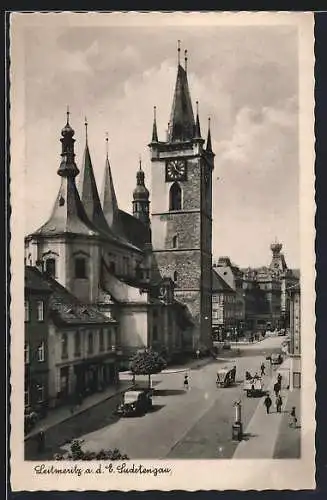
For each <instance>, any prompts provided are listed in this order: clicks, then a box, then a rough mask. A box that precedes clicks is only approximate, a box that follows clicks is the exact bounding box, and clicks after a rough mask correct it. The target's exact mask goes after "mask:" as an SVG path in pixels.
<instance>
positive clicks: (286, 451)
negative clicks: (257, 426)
mask: <svg viewBox="0 0 327 500" xmlns="http://www.w3.org/2000/svg"><path fill="white" fill-rule="evenodd" d="M300 396H301V392H300V389H293V391H291V392H290V393H289V397H288V401H287V404H286V407H285V410H286V411H287V413H284V415H283V417H282V423H281V425H280V431H279V435H278V438H277V442H276V445H275V450H274V458H287V459H294V458H301V401H300V399H301V398H300ZM292 406H295V407H296V416H297V419H298V422H297V427H296V428H295V429H293V428H290V427H289V413H290V411H291V410H292Z"/></svg>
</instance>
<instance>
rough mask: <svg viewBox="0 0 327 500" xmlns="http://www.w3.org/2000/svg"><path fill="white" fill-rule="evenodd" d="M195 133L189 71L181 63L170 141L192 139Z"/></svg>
mask: <svg viewBox="0 0 327 500" xmlns="http://www.w3.org/2000/svg"><path fill="white" fill-rule="evenodd" d="M194 133H195V121H194V115H193V108H192V102H191V97H190V91H189V87H188V81H187V73H186V71H185V69H184V68H183V67H182V66H181V65H180V64H179V65H178V69H177V79H176V85H175V93H174V99H173V105H172V110H171V115H170V122H169V131H168V142H175V141H190V140H192V139H193V138H194Z"/></svg>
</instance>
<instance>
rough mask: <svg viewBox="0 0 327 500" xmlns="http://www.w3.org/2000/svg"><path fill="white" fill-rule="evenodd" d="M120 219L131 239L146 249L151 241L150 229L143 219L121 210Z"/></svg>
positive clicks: (139, 246)
mask: <svg viewBox="0 0 327 500" xmlns="http://www.w3.org/2000/svg"><path fill="white" fill-rule="evenodd" d="M118 213H119V220H120V222H121V225H122V227H123V229H124V232H125V233H126V234H127V235H128V239H129V241H130V242H131V243H132V244H133V245H134V246H136V247H138V248H140V249H141V250H143V249H144V247H145V245H146V244H147V243H150V240H151V238H150V229H149V228H148V226H147V225H146V224H144V223H143V222H142V221H140V220H139V219H137V218H136V217H133V216H132V215H131V214H129V213H127V212H124V211H123V210H119V211H118Z"/></svg>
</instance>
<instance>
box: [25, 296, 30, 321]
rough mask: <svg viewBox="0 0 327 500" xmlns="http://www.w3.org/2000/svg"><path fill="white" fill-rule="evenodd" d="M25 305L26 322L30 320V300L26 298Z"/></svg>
mask: <svg viewBox="0 0 327 500" xmlns="http://www.w3.org/2000/svg"><path fill="white" fill-rule="evenodd" d="M24 307H25V322H27V321H29V320H30V303H29V301H28V300H25V303H24Z"/></svg>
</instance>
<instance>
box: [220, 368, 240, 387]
mask: <svg viewBox="0 0 327 500" xmlns="http://www.w3.org/2000/svg"><path fill="white" fill-rule="evenodd" d="M235 377H236V366H225V367H224V368H221V369H220V370H218V372H217V380H216V386H217V387H229V386H231V385H232V384H234V383H235Z"/></svg>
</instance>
